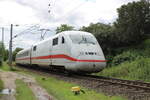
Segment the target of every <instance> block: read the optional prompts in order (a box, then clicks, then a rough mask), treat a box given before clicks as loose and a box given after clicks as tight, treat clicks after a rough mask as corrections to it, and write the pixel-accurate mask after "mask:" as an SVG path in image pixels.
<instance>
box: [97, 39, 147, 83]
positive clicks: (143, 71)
mask: <svg viewBox="0 0 150 100" xmlns="http://www.w3.org/2000/svg"><path fill="white" fill-rule="evenodd" d="M118 51H121V53H120V54H118V55H116V56H114V57H113V59H112V61H111V66H108V67H107V68H105V69H104V70H103V71H102V72H100V73H97V75H100V76H107V77H115V78H121V79H128V80H139V81H145V82H150V39H146V40H145V41H143V42H142V43H141V44H139V45H135V46H130V47H125V48H120V50H118Z"/></svg>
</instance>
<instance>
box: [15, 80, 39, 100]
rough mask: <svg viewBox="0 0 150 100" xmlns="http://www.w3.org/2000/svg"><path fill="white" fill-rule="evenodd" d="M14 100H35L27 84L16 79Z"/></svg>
mask: <svg viewBox="0 0 150 100" xmlns="http://www.w3.org/2000/svg"><path fill="white" fill-rule="evenodd" d="M15 83H16V86H17V88H16V100H36V98H35V96H34V94H33V93H32V91H31V90H30V88H28V87H27V85H26V84H25V83H24V82H23V81H21V80H16V82H15Z"/></svg>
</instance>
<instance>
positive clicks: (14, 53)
mask: <svg viewBox="0 0 150 100" xmlns="http://www.w3.org/2000/svg"><path fill="white" fill-rule="evenodd" d="M21 50H23V49H22V48H16V49H15V50H14V51H13V57H12V58H13V61H15V59H16V54H17V53H18V52H19V51H21Z"/></svg>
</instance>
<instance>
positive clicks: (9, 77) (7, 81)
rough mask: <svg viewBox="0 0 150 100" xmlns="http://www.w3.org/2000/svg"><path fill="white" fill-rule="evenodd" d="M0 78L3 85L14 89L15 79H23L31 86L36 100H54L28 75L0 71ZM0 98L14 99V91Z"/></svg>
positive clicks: (3, 99) (4, 99)
mask: <svg viewBox="0 0 150 100" xmlns="http://www.w3.org/2000/svg"><path fill="white" fill-rule="evenodd" d="M0 78H1V79H2V80H3V82H4V86H5V88H7V89H14V90H15V89H16V85H15V80H16V79H21V80H23V81H24V82H25V83H26V84H27V85H28V87H29V88H31V90H32V92H33V93H34V95H35V97H36V98H37V100H54V97H52V96H51V95H49V94H48V93H47V92H46V90H45V89H44V88H42V87H40V86H39V84H38V83H37V82H36V80H35V79H34V78H33V77H32V76H30V75H23V74H18V73H15V72H4V71H0ZM0 100H16V99H15V91H14V92H12V93H10V94H8V95H6V94H5V95H3V96H2V99H0Z"/></svg>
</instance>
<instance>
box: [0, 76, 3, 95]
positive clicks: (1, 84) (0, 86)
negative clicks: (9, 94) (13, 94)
mask: <svg viewBox="0 0 150 100" xmlns="http://www.w3.org/2000/svg"><path fill="white" fill-rule="evenodd" d="M3 88H4V84H3V81H2V80H1V79H0V91H1V90H2V89H3ZM1 96H2V95H1V94H0V97H1Z"/></svg>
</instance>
